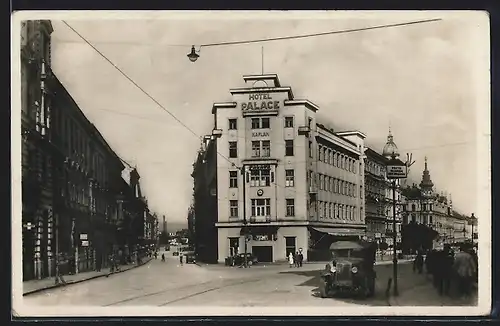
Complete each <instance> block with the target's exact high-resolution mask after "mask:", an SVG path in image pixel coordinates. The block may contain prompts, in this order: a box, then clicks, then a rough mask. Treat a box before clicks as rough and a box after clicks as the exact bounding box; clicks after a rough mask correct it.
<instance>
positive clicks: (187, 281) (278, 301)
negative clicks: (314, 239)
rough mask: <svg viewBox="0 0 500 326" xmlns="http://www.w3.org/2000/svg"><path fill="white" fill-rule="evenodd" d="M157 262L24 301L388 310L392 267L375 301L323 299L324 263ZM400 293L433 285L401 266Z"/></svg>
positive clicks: (380, 275)
mask: <svg viewBox="0 0 500 326" xmlns="http://www.w3.org/2000/svg"><path fill="white" fill-rule="evenodd" d="M165 256H166V262H162V261H161V253H160V255H159V257H158V259H157V260H154V259H153V260H152V261H151V262H149V263H148V264H146V265H144V266H142V267H139V268H136V269H133V270H130V271H127V272H124V273H120V274H115V275H110V276H109V277H102V278H99V279H95V280H90V281H86V282H82V283H79V284H74V285H69V286H66V287H62V288H56V289H52V290H47V291H43V292H40V293H36V294H32V295H28V296H25V297H24V300H25V304H27V305H89V306H104V307H120V306H140V305H145V306H167V305H170V306H189V305H193V306H200V305H201V306H233V307H234V306H237V307H251V306H273V305H274V306H276V305H279V306H331V305H334V306H354V305H370V306H386V305H388V302H387V299H386V297H385V289H386V286H387V280H388V278H389V277H391V275H392V265H391V264H389V265H380V266H376V269H377V284H376V292H377V293H376V295H375V297H374V298H370V299H365V300H361V299H353V298H335V299H333V298H328V299H321V298H319V297H318V294H317V288H318V285H319V282H320V277H319V275H320V270H321V269H322V268H323V267H324V264H323V263H310V264H305V265H304V266H303V267H302V268H300V269H299V268H289V267H288V265H286V264H283V265H282V264H273V265H268V266H265V265H255V266H252V267H251V268H248V269H245V268H238V267H236V268H231V267H226V266H221V265H195V264H184V265H182V266H181V265H180V264H179V259H178V257H175V256H172V252H166V253H165ZM399 268H400V273H399V278H400V279H399V290H400V292H403V291H406V290H408V289H411V288H412V287H416V286H419V285H421V284H425V282H428V281H427V280H426V279H425V276H422V275H415V274H414V273H413V271H412V268H411V264H407V263H406V264H401V265H400V266H399Z"/></svg>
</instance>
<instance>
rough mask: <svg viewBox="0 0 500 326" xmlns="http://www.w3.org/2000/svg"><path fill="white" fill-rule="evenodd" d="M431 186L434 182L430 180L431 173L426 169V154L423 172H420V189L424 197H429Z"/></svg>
mask: <svg viewBox="0 0 500 326" xmlns="http://www.w3.org/2000/svg"><path fill="white" fill-rule="evenodd" d="M433 187H434V183H433V182H432V180H431V174H430V172H429V170H428V169H427V156H426V157H425V167H424V172H422V181H421V182H420V189H422V195H424V196H425V197H431V196H432V188H433Z"/></svg>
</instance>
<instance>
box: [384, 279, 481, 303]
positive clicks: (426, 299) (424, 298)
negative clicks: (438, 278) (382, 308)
mask: <svg viewBox="0 0 500 326" xmlns="http://www.w3.org/2000/svg"><path fill="white" fill-rule="evenodd" d="M475 290H477V289H475ZM388 302H389V305H390V306H427V307H429V306H474V305H477V293H475V294H474V295H473V297H472V298H470V299H464V298H457V297H449V296H444V295H443V296H440V295H439V294H438V292H437V290H436V289H435V288H434V286H433V285H432V282H431V281H429V282H427V283H425V284H424V285H420V286H416V287H413V288H412V289H409V290H407V291H403V292H402V293H400V294H399V296H397V297H394V296H391V297H390V298H389V300H388Z"/></svg>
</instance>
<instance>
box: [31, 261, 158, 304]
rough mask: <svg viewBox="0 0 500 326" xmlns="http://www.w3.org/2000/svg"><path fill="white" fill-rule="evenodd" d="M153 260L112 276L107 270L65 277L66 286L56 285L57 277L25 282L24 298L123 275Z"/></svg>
mask: <svg viewBox="0 0 500 326" xmlns="http://www.w3.org/2000/svg"><path fill="white" fill-rule="evenodd" d="M152 259H153V258H151V257H145V258H144V260H143V263H142V265H137V264H132V265H121V266H120V271H118V272H114V273H112V274H110V273H109V268H106V269H104V270H102V271H100V272H96V271H91V272H83V273H78V274H76V275H64V280H65V281H66V284H57V285H56V284H55V277H47V278H44V279H41V280H30V281H25V282H23V296H25V295H29V294H33V293H37V292H41V291H45V290H49V289H54V288H58V287H62V286H65V285H70V284H76V283H81V282H84V281H88V280H93V279H96V278H99V277H105V276H111V275H113V274H117V273H122V272H125V271H128V270H131V269H134V268H137V267H140V266H144V265H146V264H147V263H149V262H150V261H151V260H152Z"/></svg>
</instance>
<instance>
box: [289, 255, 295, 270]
mask: <svg viewBox="0 0 500 326" xmlns="http://www.w3.org/2000/svg"><path fill="white" fill-rule="evenodd" d="M288 264H289V265H290V268H292V267H293V265H294V260H293V253H292V252H290V253H289V254H288Z"/></svg>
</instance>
